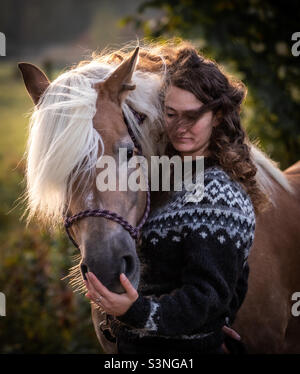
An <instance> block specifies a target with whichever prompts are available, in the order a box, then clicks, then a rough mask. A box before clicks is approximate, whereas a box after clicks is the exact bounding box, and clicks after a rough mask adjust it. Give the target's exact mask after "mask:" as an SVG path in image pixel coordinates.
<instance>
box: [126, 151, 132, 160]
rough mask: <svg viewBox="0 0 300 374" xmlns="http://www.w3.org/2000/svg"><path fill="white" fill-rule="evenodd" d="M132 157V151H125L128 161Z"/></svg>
mask: <svg viewBox="0 0 300 374" xmlns="http://www.w3.org/2000/svg"><path fill="white" fill-rule="evenodd" d="M132 156H133V149H127V160H130V159H131V157H132Z"/></svg>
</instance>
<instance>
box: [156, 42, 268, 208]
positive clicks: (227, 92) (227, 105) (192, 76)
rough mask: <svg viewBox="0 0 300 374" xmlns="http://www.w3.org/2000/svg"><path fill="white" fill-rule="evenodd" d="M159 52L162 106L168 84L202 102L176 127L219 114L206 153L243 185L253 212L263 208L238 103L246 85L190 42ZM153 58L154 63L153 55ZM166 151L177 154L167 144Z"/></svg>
mask: <svg viewBox="0 0 300 374" xmlns="http://www.w3.org/2000/svg"><path fill="white" fill-rule="evenodd" d="M159 52H160V54H162V55H163V57H164V59H165V63H166V65H167V74H166V77H165V78H166V79H165V82H164V85H163V87H162V90H161V101H162V105H163V104H164V98H165V94H166V91H167V89H168V87H169V86H170V85H173V86H176V87H178V88H181V89H184V90H187V91H189V92H191V93H192V94H194V96H195V97H196V98H197V99H198V100H199V101H201V102H202V103H203V105H202V106H201V108H200V110H199V111H198V112H197V111H196V112H195V113H192V115H191V114H189V116H188V117H187V118H185V119H184V120H183V121H179V122H178V123H177V126H192V125H193V124H194V123H195V121H197V120H198V119H199V118H200V116H201V115H203V114H204V113H205V112H207V111H212V113H213V115H216V116H217V117H218V119H219V124H218V125H217V126H213V131H212V134H211V138H210V144H209V146H208V152H209V155H210V157H212V158H214V159H215V160H217V161H218V163H219V165H220V166H221V167H222V168H223V170H225V171H226V172H227V174H228V175H229V176H230V177H231V178H232V179H234V180H236V181H237V182H239V183H240V184H241V185H242V187H243V188H244V190H245V191H246V192H247V193H248V194H249V196H250V198H251V200H252V203H253V207H254V209H255V213H256V214H258V213H260V212H262V211H265V210H266V209H267V208H269V207H270V205H271V201H270V199H269V197H268V195H267V194H266V193H265V192H264V191H263V190H262V189H261V187H260V185H259V183H258V182H257V179H256V173H257V168H256V166H255V164H254V162H253V160H252V157H251V151H250V148H251V142H250V140H249V138H248V135H247V133H246V131H245V130H244V128H243V127H242V124H241V118H240V113H241V105H242V103H243V101H244V99H245V97H246V94H247V88H246V86H245V85H244V84H243V83H242V82H241V81H240V80H238V79H236V78H234V77H231V76H229V75H228V74H226V73H225V72H224V71H223V68H222V67H221V66H219V65H218V64H217V63H216V62H215V61H213V60H212V59H208V58H205V57H204V56H203V55H201V54H200V53H199V52H198V51H197V49H196V48H195V47H194V46H193V45H192V44H191V43H189V42H182V41H181V42H179V43H177V45H174V44H172V45H170V44H168V43H167V44H164V45H162V46H161V48H159ZM152 60H153V62H154V63H155V64H157V62H158V60H157V59H156V58H154V59H153V58H152ZM175 129H176V125H175V127H174V130H175ZM172 130H173V129H172ZM167 153H168V154H169V155H171V154H176V150H174V148H173V146H172V145H171V144H170V143H169V144H168V147H167Z"/></svg>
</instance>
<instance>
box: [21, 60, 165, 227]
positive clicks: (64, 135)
mask: <svg viewBox="0 0 300 374" xmlns="http://www.w3.org/2000/svg"><path fill="white" fill-rule="evenodd" d="M110 57H111V54H106V55H102V56H96V57H94V58H93V59H92V61H90V62H84V63H80V64H79V65H78V66H77V67H75V68H73V69H71V70H69V71H66V72H65V73H63V74H61V75H60V76H59V77H58V78H57V79H55V80H54V81H53V82H52V83H51V84H50V85H49V87H48V88H47V90H46V91H45V93H44V94H43V96H42V98H41V101H40V103H39V105H38V106H37V107H35V109H34V112H33V114H32V116H31V119H30V124H29V138H28V143H27V148H26V152H25V157H26V159H27V165H26V181H27V191H26V194H25V196H24V197H25V200H26V203H27V209H26V211H25V212H24V215H25V213H28V216H27V224H28V223H29V222H30V220H31V219H32V218H33V217H34V216H36V217H37V218H38V219H39V220H40V221H41V222H42V223H45V224H47V225H49V226H52V227H55V226H56V225H57V224H60V223H61V222H62V215H63V213H64V210H65V209H66V207H68V206H69V203H70V197H71V191H72V188H73V185H74V182H75V180H77V179H78V177H80V176H81V180H80V179H79V183H78V185H80V190H81V192H83V191H84V189H85V188H86V187H87V184H88V181H89V178H90V177H92V176H93V173H94V172H95V167H96V162H97V158H98V152H99V150H100V151H101V154H102V155H103V154H104V152H105V149H104V144H103V140H102V138H101V134H99V132H97V131H96V130H95V128H94V127H93V117H94V115H95V113H96V99H97V92H96V90H95V89H94V88H93V85H94V84H95V83H97V82H100V81H104V80H105V79H106V78H107V77H108V76H109V75H110V74H111V73H112V71H113V70H114V69H115V68H116V67H117V65H116V64H113V63H109V62H108V61H109V59H110ZM132 81H133V83H135V84H136V89H135V90H134V91H131V92H130V93H129V95H128V96H127V98H126V100H125V101H124V102H123V103H122V110H123V113H124V115H125V117H126V118H127V120H128V122H129V123H130V125H131V128H132V130H133V132H134V134H135V136H136V138H137V140H138V141H139V142H140V144H141V145H142V149H143V153H144V156H145V157H146V158H147V159H148V160H149V158H150V156H151V155H157V154H159V146H160V145H159V144H158V142H157V136H158V134H159V133H160V132H161V131H162V115H161V105H160V103H159V97H158V91H159V88H160V84H161V77H160V75H159V74H155V73H152V72H145V71H140V70H138V69H137V70H136V71H135V72H134V74H133V77H132ZM129 105H130V106H131V107H132V108H134V109H135V110H136V111H138V112H141V113H143V114H145V115H146V116H147V117H146V119H145V121H144V123H143V125H142V126H139V124H138V123H137V119H136V118H135V116H134V115H133V113H132V111H131V110H130V108H129ZM99 147H100V148H99ZM24 215H23V216H24Z"/></svg>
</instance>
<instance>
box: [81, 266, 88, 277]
mask: <svg viewBox="0 0 300 374" xmlns="http://www.w3.org/2000/svg"><path fill="white" fill-rule="evenodd" d="M80 268H81V273H82V276H83V279H84V280H87V279H86V276H85V274H86V273H87V272H88V267H87V266H86V265H85V264H81V265H80Z"/></svg>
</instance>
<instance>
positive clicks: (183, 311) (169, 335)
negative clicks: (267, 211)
mask: <svg viewBox="0 0 300 374" xmlns="http://www.w3.org/2000/svg"><path fill="white" fill-rule="evenodd" d="M204 166H205V168H204V190H203V189H202V192H203V195H202V199H201V200H200V201H198V202H191V201H189V199H187V198H186V197H187V194H188V193H190V191H186V190H185V189H183V190H182V191H173V192H172V193H171V194H170V193H169V194H168V198H163V200H164V202H163V204H160V206H159V207H156V208H154V209H152V210H151V213H150V216H149V218H148V220H147V222H146V224H145V225H144V227H143V232H142V241H141V245H140V247H139V248H138V255H139V258H140V262H141V281H140V285H139V287H138V292H139V297H138V299H137V300H136V301H135V302H134V303H133V304H132V306H131V307H130V308H129V310H128V311H127V312H126V313H125V314H123V315H122V316H119V317H117V322H118V323H117V325H116V326H117V327H114V328H115V330H114V329H113V331H114V333H115V334H116V336H117V342H118V348H119V353H145V352H149V353H162V352H171V353H172V352H180V353H183V352H186V353H209V352H214V351H216V350H217V349H218V347H220V345H221V344H222V342H223V339H224V334H223V332H222V330H221V329H222V327H223V326H224V325H225V324H227V325H230V324H231V323H232V322H233V321H234V319H235V315H236V313H237V310H238V309H239V307H240V306H241V304H242V302H243V300H244V298H245V295H246V292H247V280H248V274H249V267H248V262H247V258H248V254H249V251H250V248H251V246H252V243H253V240H254V233H255V223H256V221H255V214H254V208H253V205H252V202H251V199H250V197H249V196H248V195H247V193H246V192H245V190H244V189H243V187H242V186H241V185H240V184H239V183H238V182H236V181H233V180H232V179H231V178H230V177H229V176H228V174H227V173H226V172H225V171H224V170H223V169H222V168H221V167H220V166H219V165H218V164H217V162H216V161H215V160H214V159H212V158H210V157H205V158H204ZM202 186H203V184H202ZM200 188H201V187H200V185H198V184H196V187H195V189H194V191H193V192H192V193H195V192H196V193H197V189H200Z"/></svg>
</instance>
